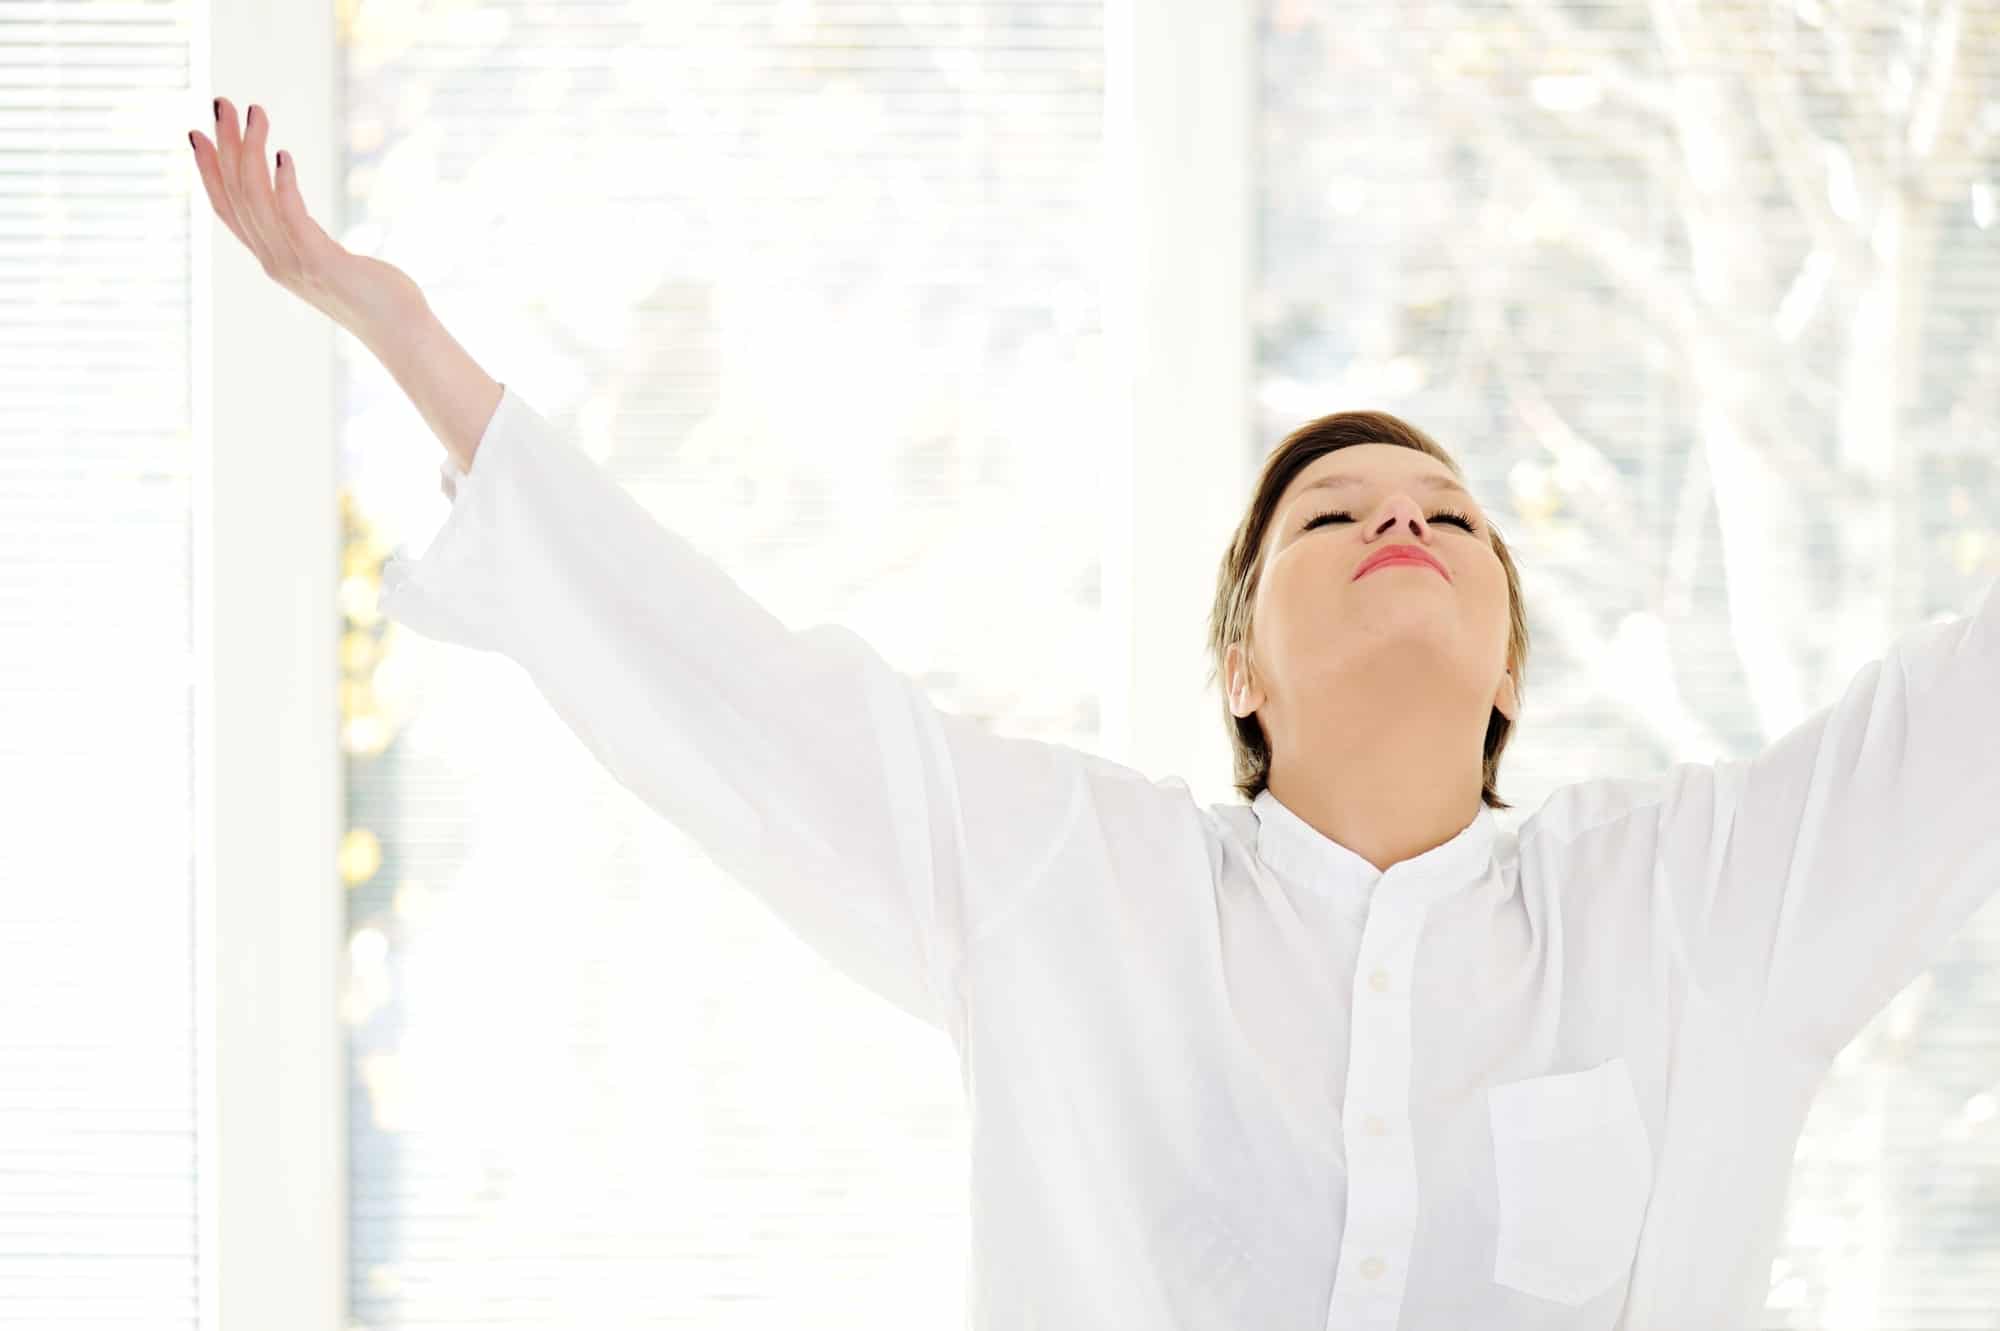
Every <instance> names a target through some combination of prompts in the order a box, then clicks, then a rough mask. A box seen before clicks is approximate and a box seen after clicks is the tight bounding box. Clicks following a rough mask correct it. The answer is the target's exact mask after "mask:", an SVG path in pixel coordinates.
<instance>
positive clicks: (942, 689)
mask: <svg viewBox="0 0 2000 1331" xmlns="http://www.w3.org/2000/svg"><path fill="white" fill-rule="evenodd" d="M340 36H341V42H342V63H343V71H344V81H345V87H344V103H345V104H344V111H343V116H344V123H345V126H346V129H345V133H346V150H347V158H346V161H345V162H344V163H343V164H342V166H341V172H342V180H343V197H344V199H345V205H346V210H347V216H346V219H345V222H344V230H345V234H344V236H343V239H344V241H345V242H346V243H347V244H349V245H350V246H352V247H354V248H356V249H359V250H362V251H365V252H370V253H378V254H380V255H382V256H383V257H385V258H387V259H389V260H391V261H393V262H396V263H398V264H400V265H402V266H404V267H405V268H407V269H408V270H409V271H411V272H412V273H413V274H414V275H416V276H417V277H418V279H419V280H420V281H421V282H422V283H423V285H424V286H425V289H426V292H427V293H428V295H429V296H430V299H431V301H432V304H433V305H434V306H435V307H436V308H438V309H439V310H440V313H441V316H442V317H443V318H444V320H445V322H446V323H447V324H448V325H449V326H451V327H452V328H453V329H454V330H455V331H457V332H458V333H459V334H460V335H461V337H462V339H463V340H464V341H465V342H466V343H467V345H468V348H469V349H470V350H471V351H472V352H473V354H474V355H475V356H476V357H478V358H479V359H480V360H481V361H482V363H484V364H485V365H486V366H487V368H488V369H489V370H490V371H491V372H492V373H493V374H494V376H495V377H496V378H500V379H503V380H505V381H506V382H507V383H508V384H509V385H510V386H511V387H512V388H514V389H515V391H517V392H519V393H521V394H522V395H523V397H524V398H526V399H527V400H528V401H530V402H531V403H533V405H534V406H535V407H536V409H537V410H538V411H540V412H542V413H544V414H545V415H547V416H548V417H549V418H550V419H551V420H552V421H553V422H555V423H557V424H559V425H560V426H561V427H562V428H564V429H566V430H568V431H570V432H572V434H573V437H575V438H576V439H577V440H578V441H579V443H580V444H581V445H582V446H583V447H584V448H585V449H586V450H587V451H589V452H590V453H591V454H592V455H593V456H594V457H596V458H597V459H598V460H599V461H601V462H602V463H603V464H604V465H605V466H607V467H608V468H609V469H610V471H611V473H612V474H613V475H614V476H615V477H616V478H617V479H618V480H619V481H620V483H621V484H623V485H625V486H626V487H627V488H628V489H629V490H630V491H631V492H632V493H633V494H634V495H635V497H637V498H638V499H639V500H640V501H641V502H642V503H644V504H646V505H647V506H648V507H649V508H650V509H651V510H652V511H653V512H654V513H655V514H656V516H658V517H659V518H660V520H661V521H662V522H664V523H666V524H667V525H669V526H671V527H673V528H674V529H675V530H676V531H678V532H679V533H681V534H682V535H683V536H685V537H686V538H687V539H688V540H689V541H690V542H691V543H692V544H694V545H695V546H696V547H697V548H699V549H701V550H702V551H703V552H704V553H706V554H708V555H710V556H711V557H713V558H714V559H715V560H716V561H717V562H718V563H719V564H720V565H721V566H723V567H724V568H726V569H728V570H729V571H730V573H731V575H732V577H734V578H735V579H736V580H737V581H738V582H739V584H740V585H742V586H743V588H744V589H745V590H746V591H748V592H750V593H751V594H753V595H754V596H756V597H757V598H758V599H759V600H760V601H762V602H763V603H764V604H765V605H766V606H767V607H769V608H770V609H771V610H772V611H773V613H775V614H777V615H779V617H780V618H782V619H784V620H785V621H786V622H788V623H791V624H793V625H794V626H803V625H805V624H807V623H811V622H815V621H828V620H830V621H838V622H841V623H844V624H847V625H849V626H850V627H852V628H854V629H855V631H857V632H858V633H860V634H861V635H862V636H863V637H864V638H866V639H867V640H868V641H869V642H870V643H871V644H872V645H873V646H875V647H876V648H877V649H878V650H879V651H881V652H882V653H883V654H884V655H885V656H886V657H887V658H888V659H889V660H890V661H891V662H892V663H893V664H895V665H896V666H897V667H898V668H899V669H901V670H903V671H905V672H906V673H908V674H910V675H911V676H912V677H914V678H916V679H917V680H919V681H920V682H921V683H922V684H923V685H924V686H925V687H926V688H927V689H928V690H929V691H930V693H931V696H932V697H933V698H934V699H935V700H936V701H937V702H938V703H939V705H940V706H943V707H945V708H947V709H948V710H953V711H958V712H962V713H965V714H968V715H972V716H976V717H978V718H980V719H981V720H982V721H984V722H985V723H987V724H988V725H990V726H991V727H992V728H994V729H995V730H999V731H1004V732H1007V733H1012V734H1018V735H1031V736H1035V737H1039V738H1046V739H1054V740H1059V741H1061V742H1065V743H1069V744H1073V745H1075V746H1077V747H1079V748H1086V749H1090V748H1094V747H1096V746H1097V743H1098V737H1099V727H1100V717H1101V715H1102V711H1103V708H1104V704H1105V702H1106V700H1105V698H1104V697H1103V696H1102V694H1101V693H1100V692H1098V691H1097V690H1098V685H1097V682H1096V681H1095V680H1094V678H1093V672H1092V671H1091V670H1089V669H1087V668H1079V664H1078V663H1079V662H1088V661H1089V660H1091V659H1092V658H1093V656H1094V655H1095V653H1096V652H1097V650H1098V644H1099V641H1100V634H1101V633H1103V632H1104V631H1105V627H1104V625H1103V624H1102V616H1103V612H1102V609H1101V607H1100V585H1099V584H1100V566H1099V560H1098V551H1099V546H1100V544H1101V541H1102V539H1103V530H1102V521H1103V512H1102V509H1103V505H1102V502H1101V495H1102V489H1103V487H1104V486H1105V485H1107V484H1118V483H1121V478H1119V477H1116V476H1110V475H1107V474H1106V470H1105V469H1106V466H1107V465H1108V464H1105V463H1102V462H1101V461H1100V450H1099V447H1098V441H1099V439H1100V438H1101V436H1102V433H1103V428H1104V426H1103V414H1104V407H1103V404H1102V402H1101V400H1100V393H1101V389H1100V379H1101V375H1102V371H1101V368H1100V365H1101V360H1102V353H1101V350H1100V343H1101V340H1102V335H1101V320H1100V312H1099V299H1098V295H1097V290H1096V286H1097V280H1098V270H1099V266H1100V262H1099V254H1100V250H1099V246H1100V240H1101V238H1100V236H1099V235H1098V233H1097V229H1096V227H1097V212H1096V209H1097V203H1098V198H1097V193H1096V191H1097V182H1098V180H1099V178H1100V157H1101V150H1102V129H1101V125H1102V120H1103V106H1102V100H1103V22H1102V15H1101V12H1100V6H1099V5H1098V4H1097V3H1094V2H1092V3H1084V2H1082V0H1068V2H1064V3H1008V2H1007V0H984V2H980V3H946V4H925V5H907V4H889V3H858V2H848V3H839V2H835V0H827V2H825V3H815V4H806V3H791V2H776V0H763V2H752V0H734V2H725V3H713V4H707V5H657V4H651V3H638V2H633V3H616V4H612V3H607V4H590V5H578V4H564V5H553V4H535V3H477V4H470V5H466V4H452V5H443V4H415V5H400V6H363V7H357V8H354V9H352V10H346V9H343V11H342V18H341V30H340ZM303 169H306V170H310V169H311V168H310V166H309V165H307V166H304V168H303ZM342 350H343V355H345V356H346V357H348V360H347V363H346V364H345V365H344V367H343V374H344V379H343V383H344V385H345V402H344V406H343V419H342V467H343V476H344V478H345V486H346V489H347V492H348V501H349V502H348V504H347V511H348V513H349V519H348V521H349V526H348V535H347V539H348V541H349V553H348V563H349V568H350V570H351V571H352V572H353V574H354V576H356V577H357V578H359V579H360V580H361V582H362V583H363V584H364V585H368V584H371V580H373V579H375V578H377V577H378V576H379V566H380V559H381V557H382V555H383V554H384V553H385V552H386V551H387V550H388V549H389V548H391V547H392V546H393V545H394V544H396V543H398V542H408V543H409V544H411V545H412V546H413V547H414V546H418V545H421V544H422V541H423V540H424V536H423V534H422V533H423V529H426V528H432V529H434V525H435V524H436V523H438V522H440V521H441V520H442V518H443V515H444V511H445V505H444V501H443V499H442V496H441V495H440V494H439V493H438V491H437V487H436V485H435V467H436V463H437V461H438V460H439V458H440V456H441V454H440V452H439V446H438V444H437V441H436V440H435V439H434V438H432V437H431V436H430V435H429V433H428V431H427V430H426V428H425V427H424V425H423V423H422V421H421V419H420V418H419V417H418V416H417V415H416V413H415V412H414V409H413V408H411V407H410V406H409V405H408V403H407V402H406V401H405V400H403V398H402V397H401V395H400V393H399V392H398V390H397V389H396V386H395V385H394V383H393V381H391V380H390V379H389V378H388V377H387V375H386V374H384V373H383V372H382V371H381V370H380V367H378V366H376V365H375V364H374V362H373V361H372V360H369V359H367V358H366V356H365V353H361V352H360V351H359V348H358V347H357V346H356V345H355V344H353V343H352V342H351V341H349V340H346V339H343V342H342ZM661 594H663V595H665V594H671V589H661ZM345 613H346V614H347V615H348V616H349V618H348V621H347V625H348V627H347V632H348V641H347V643H346V645H345V646H344V647H343V669H344V670H345V671H346V676H345V678H346V683H345V684H344V686H343V691H342V694H343V703H342V724H343V737H344V740H343V742H344V745H345V748H346V754H347V763H348V772H347V778H346V788H347V795H348V809H349V817H350V820H351V826H350V828H349V830H348V837H349V839H350V843H351V844H356V845H365V846H367V847H368V848H369V853H368V854H366V855H359V856H355V857H354V858H353V860H352V861H351V864H352V866H353V867H352V870H351V872H350V874H349V878H348V883H349V886H348V889H347V890H348V902H349V904H348V921H349V933H350V950H349V958H348V976H347V980H346V985H345V993H344V996H343V1011H344V1015H345V1020H346V1022H347V1023H348V1026H349V1047H350V1059H349V1066H350V1082H351V1096H350V1120H351V1121H350V1145H351V1150H350V1159H351V1166H350V1168H351V1177H350V1194H351V1215H352V1219H351V1234H350V1239H351V1243H350V1249H351V1287H350V1293H351V1317H352V1320H353V1321H354V1322H355V1323H356V1324H358V1325H361V1326H365V1327H375V1326H399V1327H423V1326H445V1325H450V1326H453V1327H464V1326H486V1325H500V1324H502V1323H510V1324H522V1323H528V1324H533V1325H542V1326H556V1325H576V1326H583V1325H605V1326H613V1325H615V1326H620V1327H636V1326H646V1327H680V1326H686V1327H701V1328H704V1329H705V1331H721V1329H722V1328H750V1327H781V1326H782V1327H786V1328H790V1327H794V1326H799V1325H812V1326H815V1327H822V1328H835V1327H847V1326H851V1327H855V1328H862V1327H866V1328H869V1329H870V1331H878V1329H879V1328H881V1327H884V1326H910V1327H925V1328H929V1327H933V1326H937V1325H946V1324H953V1323H955V1322H957V1321H959V1320H961V1319H962V1316H963V1307H964V1298H965V1295H964V1284H965V1270H964V1263H965V1258H966V1252H967V1249H968V1247H969V1236H968V1234H967V1196H966V1178H967V1171H968V1168H969V1156H970V1150H969V1141H968V1137H967V1124H966V1123H965V1121H964V1110H963V1097H962V1091H961V1088H960V1086H959V1083H958V1071H957V1067H956V1063H955V1058H954V1055H953V1051H952V1050H951V1049H950V1048H949V1045H948V1042H946V1041H944V1040H942V1039H939V1038H938V1036H937V1034H936V1032H934V1031H932V1030H930V1029H929V1028H926V1027H923V1026H921V1025H919V1024H918V1023H916V1022H915V1021H913V1020H912V1019H910V1018H908V1017H907V1016H905V1015H904V1014H902V1013H900V1012H898V1011H896V1010H895V1009H893V1008H891V1007H889V1006H888V1005H887V1004H885V1003H882V1002H880V1001H879V1000H877V999H876V998H875V997H873V996H872V995H870V994H867V993H866V992H865V991H862V990H860V989H859V988H858V987H856V986H854V985H852V983H851V982H849V981H846V980H845V979H843V978H842V977H840V976H839V975H838V974H836V973H835V972H833V971H832V970H831V969H830V968H829V967H827V966H826V965H824V964H823V963H822V962H821V961H820V960H819V959H818V957H817V956H816V955H815V954H813V953H811V952H809V951H808V950H807V949H806V948H805V947H804V945H803V944H801V943H800V942H799V941H798V940H796V939H795V938H794V937H793V936H792V935H791V934H789V933H787V932H786V931H785V930H784V929H783V927H782V926H781V925H780V924H779V923H778V922H777V921H776V920H775V918H774V917H772V916H771V915H770V914H769V913H768V912H767V911H766V910H765V909H764V908H763V907H762V906H761V905H760V904H759V903H758V902H757V901H756V900H755V899H754V898H752V897H751V896H750V895H749V894H748V893H747V892H746V891H745V890H743V889H742V888H741V887H739V886H737V885H736V884H734V883H732V882H730V881H728V880H727V879H726V878H724V877H723V876H721V874H720V872H719V871H718V870H716V869H715V868H714V867H713V866H712V865H711V864H709V862H708V861H707V860H706V859H705V858H704V857H702V856H701V855H700V853H699V852H698V851H697V850H696V848H695V847H693V846H692V845H691V844H689V843H688V842H686V841H685V839H684V838H682V837H681V836H680V834H679V833H678V832H677V830H676V829H674V828H672V827H671V826H669V825H667V824H666V823H665V822H664V821H663V820H661V819H659V818H658V817H657V816H656V815H653V814H652V813H650V811H648V810H647V809H645V808H644V807H642V806H641V805H639V804H638V802H637V801H636V800H635V799H634V798H633V797H632V796H630V795H629V794H628V793H627V792H625V791H624V790H623V789H622V788H621V787H618V786H617V785H616V784H615V783H613V782H612V781H611V780H610V779H609V778H608V777H607V776H606V775H604V774H603V773H601V772H600V771H598V770H597V768H596V767H595V765H594V763H593V761H592V760H591V759H590V757H589V755H588V754H587V753H586V752H585V751H584V750H583V748H582V746H581V745H580V744H578V743H577V742H576V740H575V738H574V737H573V736H571V735H570V734H569V733H568V732H567V731H566V730H564V729H562V727H561V726H560V724H559V722H557V721H556V719H555V718H554V717H553V716H552V715H551V714H550V713H549V711H548V710H547V708H546V706H545V705H544V704H543V703H542V702H541V700H540V698H539V695H538V694H536V693H535V692H534V690H533V689H532V686H531V685H530V684H529V683H528V681H527V680H526V677H525V676H524V675H522V674H521V672H520V671H519V670H518V669H517V668H515V667H514V666H512V665H511V664H510V663H508V662H505V661H503V660H499V659H498V658H487V657H485V656H483V655H482V654H477V653H463V652H451V651H450V649H448V648H441V647H439V646H437V645H436V644H433V643H429V642H426V641H425V640H422V639H417V638H414V637H413V636H410V635H406V634H402V633H400V632H399V631H397V627H398V626H394V625H385V624H384V623H382V622H381V621H380V619H379V616H378V615H377V614H376V613H375V611H374V609H373V604H372V598H371V597H370V596H368V595H359V596H356V597H353V598H351V599H350V601H349V604H348V606H347V608H346V610H345ZM440 653H449V654H448V655H441V654H440Z"/></svg>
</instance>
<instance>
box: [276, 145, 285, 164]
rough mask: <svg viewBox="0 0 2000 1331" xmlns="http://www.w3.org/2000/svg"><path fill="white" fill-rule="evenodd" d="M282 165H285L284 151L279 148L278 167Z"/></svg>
mask: <svg viewBox="0 0 2000 1331" xmlns="http://www.w3.org/2000/svg"><path fill="white" fill-rule="evenodd" d="M284 164H285V150H284V149H283V148H280V149H278V165H279V166H280V167H282V166H284Z"/></svg>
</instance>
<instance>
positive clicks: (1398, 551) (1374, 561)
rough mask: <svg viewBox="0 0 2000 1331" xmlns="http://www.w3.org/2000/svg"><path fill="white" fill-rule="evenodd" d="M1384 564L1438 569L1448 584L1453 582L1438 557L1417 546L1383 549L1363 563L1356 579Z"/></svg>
mask: <svg viewBox="0 0 2000 1331" xmlns="http://www.w3.org/2000/svg"><path fill="white" fill-rule="evenodd" d="M1384 564H1423V565H1425V566H1426V567H1428V568H1433V569H1436V570H1437V572H1438V573H1439V574H1440V575H1441V576H1442V577H1443V578H1444V580H1445V581H1446V582H1449V581H1451V574H1449V573H1446V572H1445V568H1444V565H1443V564H1440V563H1439V562H1438V561H1437V559H1436V557H1435V556H1433V555H1432V554H1431V553H1430V552H1429V551H1428V550H1425V549H1424V548H1423V547H1422V546H1416V545H1388V546H1384V547H1382V548H1381V549H1380V550H1377V551H1376V552H1375V553H1374V554H1372V555H1370V556H1368V558H1366V559H1364V560H1362V561H1361V567H1360V568H1357V569H1356V570H1354V577H1356V578H1358V577H1360V576H1361V575H1362V574H1364V573H1368V572H1372V571H1373V570H1375V569H1378V568H1380V567H1382V566H1383V565H1384ZM1349 581H1350V582H1351V581H1353V579H1352V578H1350V579H1349Z"/></svg>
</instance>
